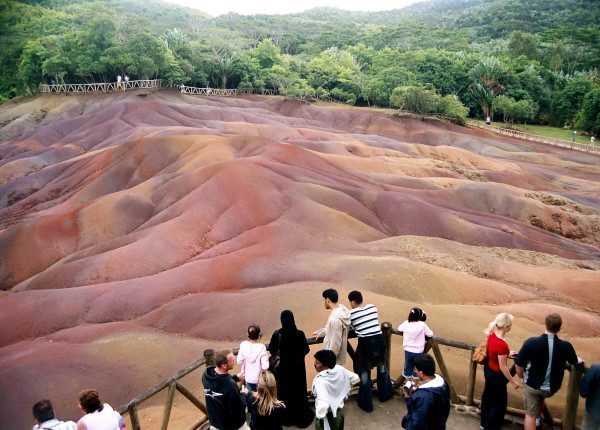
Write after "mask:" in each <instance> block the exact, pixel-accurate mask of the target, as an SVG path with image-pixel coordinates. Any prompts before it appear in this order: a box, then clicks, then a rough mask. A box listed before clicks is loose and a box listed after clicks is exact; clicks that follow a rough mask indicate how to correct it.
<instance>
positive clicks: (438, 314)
mask: <svg viewBox="0 0 600 430" xmlns="http://www.w3.org/2000/svg"><path fill="white" fill-rule="evenodd" d="M0 125H3V127H2V128H0V141H1V143H0V287H1V289H2V290H4V292H2V294H1V295H0V392H2V393H4V394H3V402H1V403H0V427H2V428H5V427H9V428H12V427H23V426H26V425H29V423H30V419H29V413H30V412H29V407H30V405H31V404H32V403H33V402H34V401H35V400H37V399H39V398H41V397H51V398H52V399H53V400H54V401H55V403H56V404H57V405H58V409H59V410H60V411H61V412H62V415H63V416H68V417H72V418H76V417H77V416H78V412H77V410H76V409H75V407H74V406H75V401H74V397H75V394H76V392H77V391H78V390H79V389H81V388H85V387H88V386H94V387H98V388H99V389H100V390H101V391H102V392H103V393H105V397H106V399H107V400H108V401H109V402H110V403H111V404H113V405H114V406H117V405H120V404H123V403H125V402H126V401H127V400H128V399H129V398H131V397H133V396H134V395H135V394H137V393H139V392H141V391H143V390H144V389H146V388H147V387H149V386H151V385H152V384H154V383H155V382H157V381H158V380H160V379H161V378H162V377H164V376H166V375H168V374H170V373H172V372H174V371H175V370H176V369H178V368H180V367H183V366H184V365H186V364H188V363H189V362H191V361H193V360H194V359H195V358H197V357H199V356H200V355H201V353H202V350H203V349H204V348H206V347H208V346H211V347H215V346H220V345H235V344H237V343H238V342H239V341H240V340H242V338H243V333H244V330H245V327H246V325H247V324H248V323H250V322H258V323H259V324H260V325H261V326H263V327H264V329H265V330H264V331H265V333H270V332H271V330H273V329H274V328H276V327H277V325H278V323H277V321H278V316H279V313H280V311H281V310H282V309H285V308H289V309H292V310H293V311H294V312H295V314H296V315H297V321H298V323H299V325H300V326H301V327H302V328H303V329H305V331H306V332H311V331H312V330H313V329H315V328H317V327H319V326H320V325H321V324H322V323H323V321H324V320H325V319H326V316H327V312H326V311H325V310H324V309H322V301H321V299H320V292H321V291H322V290H323V289H324V288H328V287H335V288H338V289H339V291H340V293H341V294H342V297H344V298H345V296H346V295H347V293H348V292H349V291H350V290H352V289H355V288H356V289H361V290H363V291H364V292H365V296H366V298H367V300H368V301H370V302H373V303H376V304H377V305H378V306H379V308H380V313H381V316H382V319H383V320H388V321H391V322H392V323H394V324H395V325H397V324H399V323H400V322H401V321H402V320H403V319H404V318H405V317H406V315H407V313H408V310H409V309H410V308H411V306H413V305H414V304H419V305H421V306H422V307H424V308H425V309H426V310H427V311H428V315H429V320H428V321H429V322H430V325H431V327H432V328H433V329H434V331H435V332H436V334H439V335H441V336H444V337H450V338H455V339H458V340H462V341H468V342H477V341H478V340H479V339H480V337H481V330H482V329H483V327H484V326H485V325H486V324H487V322H488V321H489V320H491V319H492V318H493V316H494V315H495V314H496V313H498V312H500V311H504V310H506V311H510V312H512V313H513V314H514V315H515V316H516V317H517V318H518V319H517V324H516V327H515V330H513V332H511V339H510V343H511V346H512V347H513V348H518V346H519V345H520V343H521V342H522V341H523V340H524V339H525V338H527V337H528V336H531V335H534V334H537V333H539V332H540V331H541V330H542V328H541V323H542V321H543V317H544V315H545V314H546V313H548V312H550V311H558V312H560V313H561V314H562V315H563V318H564V319H565V325H564V337H567V338H570V339H572V340H573V343H574V344H575V345H576V347H577V349H578V352H579V353H580V355H582V356H583V357H584V358H586V360H587V361H598V360H599V359H600V348H598V346H597V340H598V338H600V319H599V318H598V315H599V311H600V294H598V286H599V285H600V274H599V268H600V248H599V244H600V212H599V211H600V198H598V195H599V191H600V182H599V179H600V158H598V157H594V156H592V155H589V154H583V153H579V152H574V151H569V150H564V149H558V148H553V147H549V146H544V145H540V144H535V143H531V142H523V141H519V140H515V139H509V138H504V137H498V136H495V135H492V134H489V133H486V132H484V131H481V130H469V129H465V128H461V127H458V126H454V125H450V124H446V123H442V122H437V121H419V120H416V119H412V118H395V117H391V116H386V115H384V114H381V113H376V112H372V111H369V110H366V109H359V108H346V107H342V108H340V107H339V106H336V107H335V108H327V107H315V106H311V105H308V104H305V103H300V102H296V101H286V100H283V99H281V98H259V97H253V96H248V97H243V98H216V97H214V98H211V97H207V98H200V97H192V96H184V95H181V94H179V93H177V92H168V91H163V92H159V93H155V94H153V95H151V96H149V97H145V98H139V97H137V96H136V95H135V94H134V93H129V94H123V95H100V96H45V97H37V98H32V99H24V100H21V101H13V102H10V103H7V104H5V105H3V106H1V107H0ZM399 345H400V344H398V343H395V347H396V348H397V349H396V351H399V348H400V346H399ZM397 357H399V356H397ZM398 359H399V358H398ZM460 360H462V359H461V358H458V357H454V356H451V357H450V358H449V362H450V366H451V368H452V369H454V368H456V369H459V368H461V366H462V367H464V365H462V364H460V363H462V361H460ZM398 365H399V363H398ZM457 379H458V380H460V379H461V377H460V376H458V375H457ZM513 401H517V400H513Z"/></svg>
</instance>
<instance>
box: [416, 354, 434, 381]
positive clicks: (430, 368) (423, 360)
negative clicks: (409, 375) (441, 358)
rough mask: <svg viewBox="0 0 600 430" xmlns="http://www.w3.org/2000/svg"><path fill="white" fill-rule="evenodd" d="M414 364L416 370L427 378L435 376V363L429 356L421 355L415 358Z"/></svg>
mask: <svg viewBox="0 0 600 430" xmlns="http://www.w3.org/2000/svg"><path fill="white" fill-rule="evenodd" d="M413 363H414V364H415V368H416V369H417V370H419V371H421V372H423V373H424V374H425V375H427V376H433V375H435V361H433V357H432V356H431V355H429V354H419V355H417V356H416V357H415V359H414V361H413Z"/></svg>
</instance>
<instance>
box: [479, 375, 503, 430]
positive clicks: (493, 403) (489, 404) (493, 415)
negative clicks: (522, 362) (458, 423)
mask: <svg viewBox="0 0 600 430" xmlns="http://www.w3.org/2000/svg"><path fill="white" fill-rule="evenodd" d="M483 375H484V377H485V384H484V386H483V394H482V395H481V424H480V425H481V427H483V428H484V429H485V430H499V429H501V428H502V425H503V424H504V414H505V413H506V404H507V402H508V395H507V391H506V384H507V383H508V379H506V377H505V376H504V374H503V373H502V372H494V371H493V370H492V369H490V368H489V367H488V366H487V364H486V365H485V366H484V368H483Z"/></svg>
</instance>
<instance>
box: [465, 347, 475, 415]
mask: <svg viewBox="0 0 600 430" xmlns="http://www.w3.org/2000/svg"><path fill="white" fill-rule="evenodd" d="M473 351H475V349H472V350H471V353H470V354H469V379H468V381H467V400H466V402H465V404H466V405H467V406H473V405H474V402H473V398H474V397H475V380H476V379H477V363H476V362H475V361H473V358H472V357H473Z"/></svg>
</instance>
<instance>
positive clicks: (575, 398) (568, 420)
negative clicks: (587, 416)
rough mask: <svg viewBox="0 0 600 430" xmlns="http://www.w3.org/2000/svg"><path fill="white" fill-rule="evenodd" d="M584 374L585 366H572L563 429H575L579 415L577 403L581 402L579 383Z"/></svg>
mask: <svg viewBox="0 0 600 430" xmlns="http://www.w3.org/2000/svg"><path fill="white" fill-rule="evenodd" d="M582 375H583V366H581V365H575V366H571V374H570V375H569V384H568V386H567V399H566V401H565V410H564V411H563V415H562V428H563V430H575V418H576V417H577V403H579V384H580V382H581V376H582Z"/></svg>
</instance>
